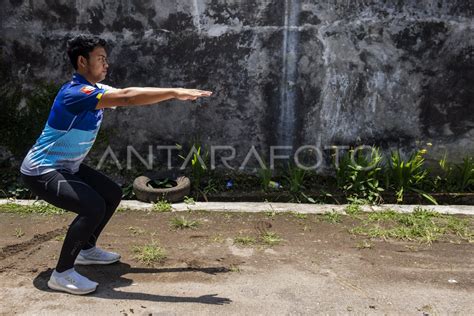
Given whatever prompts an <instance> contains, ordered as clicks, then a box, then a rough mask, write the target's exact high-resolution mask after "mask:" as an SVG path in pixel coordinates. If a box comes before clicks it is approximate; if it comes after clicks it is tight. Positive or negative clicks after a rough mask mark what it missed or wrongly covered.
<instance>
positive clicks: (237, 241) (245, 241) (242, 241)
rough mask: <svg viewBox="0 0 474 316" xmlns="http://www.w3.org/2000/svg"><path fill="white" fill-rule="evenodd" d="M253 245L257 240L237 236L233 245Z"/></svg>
mask: <svg viewBox="0 0 474 316" xmlns="http://www.w3.org/2000/svg"><path fill="white" fill-rule="evenodd" d="M255 243H257V240H256V239H255V238H254V237H250V236H238V237H235V238H234V244H239V245H242V246H249V245H254V244H255Z"/></svg>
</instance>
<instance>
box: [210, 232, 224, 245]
mask: <svg viewBox="0 0 474 316" xmlns="http://www.w3.org/2000/svg"><path fill="white" fill-rule="evenodd" d="M209 240H210V241H211V242H215V243H223V242H224V240H225V239H224V237H223V236H222V235H221V234H217V235H214V236H212V237H211V238H209Z"/></svg>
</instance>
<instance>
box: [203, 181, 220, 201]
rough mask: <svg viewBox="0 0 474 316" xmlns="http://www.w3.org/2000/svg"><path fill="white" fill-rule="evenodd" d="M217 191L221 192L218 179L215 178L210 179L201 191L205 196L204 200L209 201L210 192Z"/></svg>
mask: <svg viewBox="0 0 474 316" xmlns="http://www.w3.org/2000/svg"><path fill="white" fill-rule="evenodd" d="M217 192H219V190H218V189H217V183H216V181H215V180H214V179H209V181H208V182H207V184H206V186H205V187H204V189H203V190H202V192H201V193H202V195H203V197H204V200H205V201H206V202H207V201H208V199H207V196H208V195H209V193H217Z"/></svg>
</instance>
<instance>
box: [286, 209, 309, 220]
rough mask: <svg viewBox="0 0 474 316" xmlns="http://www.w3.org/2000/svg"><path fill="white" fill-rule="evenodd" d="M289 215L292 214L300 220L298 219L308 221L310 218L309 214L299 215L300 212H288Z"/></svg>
mask: <svg viewBox="0 0 474 316" xmlns="http://www.w3.org/2000/svg"><path fill="white" fill-rule="evenodd" d="M288 213H289V214H291V215H292V216H294V217H296V218H298V219H306V218H307V217H308V215H307V214H304V213H298V212H295V211H290V212H288Z"/></svg>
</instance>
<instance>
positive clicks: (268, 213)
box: [265, 210, 277, 218]
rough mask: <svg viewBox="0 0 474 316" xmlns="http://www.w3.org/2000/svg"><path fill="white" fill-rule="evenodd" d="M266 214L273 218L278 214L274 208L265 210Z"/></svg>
mask: <svg viewBox="0 0 474 316" xmlns="http://www.w3.org/2000/svg"><path fill="white" fill-rule="evenodd" d="M265 215H266V216H268V217H270V218H273V217H275V216H276V215H277V212H276V211H274V210H270V211H265Z"/></svg>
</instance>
